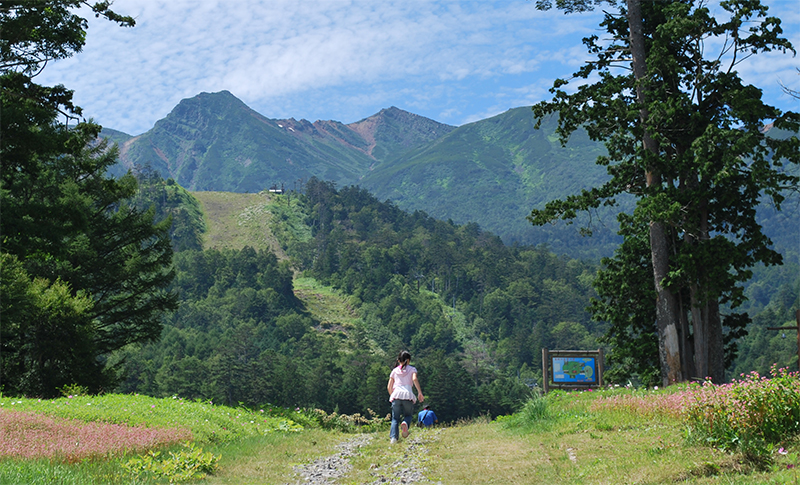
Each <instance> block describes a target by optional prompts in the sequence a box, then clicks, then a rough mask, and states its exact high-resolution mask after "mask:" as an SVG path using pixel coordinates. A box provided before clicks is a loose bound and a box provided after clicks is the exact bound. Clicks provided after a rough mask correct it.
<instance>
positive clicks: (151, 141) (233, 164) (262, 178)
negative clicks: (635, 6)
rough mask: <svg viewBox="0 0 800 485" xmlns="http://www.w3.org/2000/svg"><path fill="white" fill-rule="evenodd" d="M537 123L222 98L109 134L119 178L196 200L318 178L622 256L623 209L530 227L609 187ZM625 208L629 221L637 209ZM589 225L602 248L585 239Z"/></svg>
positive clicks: (578, 150)
mask: <svg viewBox="0 0 800 485" xmlns="http://www.w3.org/2000/svg"><path fill="white" fill-rule="evenodd" d="M536 121H537V120H536V118H535V117H534V115H533V112H532V110H531V109H530V107H520V108H514V109H510V110H508V111H506V112H505V113H502V114H500V115H497V116H494V117H491V118H488V119H485V120H481V121H477V122H474V123H470V124H466V125H462V126H459V127H455V126H450V125H446V124H443V123H439V122H436V121H434V120H431V119H428V118H425V117H422V116H419V115H415V114H413V113H409V112H407V111H404V110H402V109H399V108H396V107H391V108H388V109H383V110H381V111H380V112H379V113H377V114H374V115H372V116H370V117H368V118H364V119H362V120H360V121H357V122H355V123H349V124H344V123H341V122H338V121H315V122H313V123H312V122H309V121H307V120H299V121H298V120H295V119H293V118H290V119H270V118H267V117H265V116H263V115H261V114H259V113H257V112H256V111H254V110H252V109H251V108H249V107H248V106H247V105H246V104H245V103H243V102H242V101H241V100H239V99H238V98H236V97H235V96H234V95H233V94H231V93H229V92H227V91H222V92H218V93H201V94H199V95H197V96H195V97H192V98H189V99H184V100H182V101H181V102H180V103H179V104H178V105H177V106H176V107H175V108H174V109H173V110H172V111H171V112H170V113H169V114H168V115H167V116H166V117H165V118H164V119H162V120H159V121H158V122H156V124H155V126H154V127H153V128H152V129H151V130H149V131H147V132H146V133H143V134H141V135H138V136H131V135H128V134H125V133H122V132H119V131H115V130H113V129H104V130H103V136H105V137H108V138H109V139H110V140H111V141H113V142H116V143H118V144H119V147H120V162H119V165H118V166H117V167H115V169H114V170H113V171H112V173H115V174H119V173H123V172H124V171H127V170H128V169H132V168H135V167H147V166H149V167H150V168H152V169H154V170H156V171H158V172H159V173H160V174H161V175H162V176H163V177H164V178H172V179H174V180H175V181H176V182H177V183H178V184H180V185H181V186H183V187H185V188H187V189H189V190H194V191H224V192H258V191H261V190H265V189H267V188H271V187H279V188H281V187H282V188H284V189H286V190H300V189H301V188H302V186H303V183H304V182H305V181H307V180H309V179H310V178H311V177H317V178H319V179H322V180H326V181H331V182H333V183H334V184H336V186H346V185H359V186H361V187H362V188H365V189H368V190H369V191H370V192H372V193H373V194H374V195H375V196H376V197H377V198H378V199H380V200H387V199H388V200H391V201H392V202H393V203H394V204H396V205H397V206H398V207H399V208H401V209H404V210H407V211H415V210H422V211H425V212H426V213H428V214H429V215H431V216H433V217H435V218H437V219H441V220H452V221H453V222H455V223H459V224H464V223H470V222H473V223H477V224H478V225H480V226H481V228H483V229H486V230H489V231H491V232H493V233H495V234H497V235H499V236H500V237H501V238H502V239H503V240H504V241H505V242H506V243H507V244H513V243H519V244H531V245H537V244H547V245H549V246H550V247H552V248H554V250H556V251H557V252H561V253H566V254H569V255H571V256H573V257H589V258H597V257H599V256H607V255H610V254H611V253H612V252H613V249H614V248H615V247H616V246H617V244H618V242H619V239H618V237H617V236H616V219H615V213H616V211H615V210H613V209H609V208H606V209H604V210H601V211H599V212H597V213H594V214H585V215H582V216H581V219H579V220H578V221H577V222H576V223H575V224H573V225H568V224H565V223H557V224H554V225H552V226H545V227H534V226H532V225H531V224H530V223H529V222H528V221H527V220H526V216H527V215H528V214H529V213H530V210H531V209H532V208H540V207H543V206H544V204H545V203H546V202H547V201H550V200H553V199H557V198H562V197H565V196H567V195H570V194H575V193H578V192H579V191H580V189H582V188H586V187H590V186H594V185H598V184H601V183H603V182H604V181H605V180H606V179H607V177H608V175H607V173H606V170H605V168H604V167H601V166H598V165H596V164H595V160H596V158H597V157H598V155H601V154H603V153H605V148H604V147H603V145H602V144H601V143H597V142H593V141H591V140H590V139H589V138H588V136H587V135H586V133H585V132H582V131H578V132H576V133H575V134H573V136H572V137H571V138H570V140H569V142H568V143H567V144H566V146H562V145H561V144H560V142H559V141H558V139H557V136H556V135H555V128H556V120H555V119H554V118H549V119H544V120H543V122H542V125H541V128H539V129H537V128H535V126H534V125H535V123H536ZM618 202H619V203H620V204H621V206H622V207H623V208H625V209H629V208H630V207H631V204H632V201H631V200H625V199H621V200H618ZM796 210H797V209H796V208H795V215H797V213H796ZM765 211H766V212H769V209H768V208H765ZM766 220H768V221H771V222H770V223H771V224H772V228H771V229H770V228H768V229H769V232H771V233H772V235H773V239H775V237H776V236H777V238H778V239H777V240H776V245H777V246H787V245H788V246H790V247H792V245H793V244H796V243H793V242H792V241H793V240H794V239H795V236H796V235H794V234H793V233H792V231H791V230H790V231H789V234H788V235H787V237H788V240H784V239H785V238H784V234H783V233H784V232H786V231H785V230H784V228H783V227H782V226H783V225H784V224H787V219H786V217H785V216H783V215H781V214H777V215H776V214H772V213H770V214H768V215H767V216H766ZM587 224H588V225H590V226H591V228H592V232H593V237H591V238H584V237H581V236H580V235H579V232H578V228H579V227H581V226H583V225H587ZM794 232H797V231H794Z"/></svg>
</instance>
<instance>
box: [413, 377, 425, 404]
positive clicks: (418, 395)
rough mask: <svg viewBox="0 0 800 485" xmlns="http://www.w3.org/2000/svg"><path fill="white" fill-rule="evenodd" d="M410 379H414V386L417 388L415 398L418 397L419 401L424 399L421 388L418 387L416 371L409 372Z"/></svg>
mask: <svg viewBox="0 0 800 485" xmlns="http://www.w3.org/2000/svg"><path fill="white" fill-rule="evenodd" d="M411 380H413V381H414V386H415V387H416V388H417V399H419V402H422V401H424V400H425V396H423V395H422V389H420V387H419V379H417V373H416V372H414V373H413V374H411Z"/></svg>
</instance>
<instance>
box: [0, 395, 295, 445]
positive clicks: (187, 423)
mask: <svg viewBox="0 0 800 485" xmlns="http://www.w3.org/2000/svg"><path fill="white" fill-rule="evenodd" d="M4 409H8V410H14V411H28V412H34V413H39V414H47V415H50V416H57V417H61V418H69V419H79V420H82V421H101V422H106V423H115V424H127V425H130V426H149V427H164V428H186V429H189V430H190V431H191V432H192V436H193V439H194V441H195V442H198V443H216V442H227V441H231V440H235V439H239V438H243V437H250V436H259V435H264V434H267V433H270V432H273V431H293V430H299V429H302V426H300V425H299V424H297V423H295V422H294V421H292V420H291V419H287V418H285V417H282V416H272V415H270V412H269V409H267V410H264V412H261V410H258V411H250V410H247V409H240V408H230V407H226V406H217V405H214V404H211V403H208V402H197V401H187V400H184V399H178V398H172V399H158V398H153V397H148V396H139V395H135V396H131V395H124V394H105V395H103V396H74V397H69V398H68V397H62V398H58V399H44V400H40V399H20V398H1V399H0V410H4Z"/></svg>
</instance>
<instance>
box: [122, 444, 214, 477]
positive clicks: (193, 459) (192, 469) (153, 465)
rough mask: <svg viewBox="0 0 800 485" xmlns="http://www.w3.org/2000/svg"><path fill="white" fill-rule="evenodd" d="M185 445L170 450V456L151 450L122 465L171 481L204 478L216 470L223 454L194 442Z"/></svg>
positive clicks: (135, 473)
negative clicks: (203, 447) (177, 450)
mask: <svg viewBox="0 0 800 485" xmlns="http://www.w3.org/2000/svg"><path fill="white" fill-rule="evenodd" d="M184 447H185V448H186V449H185V450H183V451H180V452H178V453H174V452H171V451H170V452H169V456H163V457H162V454H161V452H159V451H150V452H148V453H147V454H146V455H142V456H137V457H135V458H132V459H130V460H129V461H128V462H127V463H124V464H123V465H122V466H123V467H124V468H125V469H126V470H128V471H129V472H131V474H133V475H141V474H151V475H153V476H155V477H157V478H162V477H163V478H167V479H169V482H170V483H175V482H184V481H188V480H195V479H200V478H204V477H205V476H206V475H208V474H211V473H214V472H215V471H216V469H217V466H218V464H219V460H220V458H221V456H219V455H214V454H213V453H210V452H204V451H203V449H202V448H198V447H196V446H195V445H194V444H192V443H189V444H185V445H184Z"/></svg>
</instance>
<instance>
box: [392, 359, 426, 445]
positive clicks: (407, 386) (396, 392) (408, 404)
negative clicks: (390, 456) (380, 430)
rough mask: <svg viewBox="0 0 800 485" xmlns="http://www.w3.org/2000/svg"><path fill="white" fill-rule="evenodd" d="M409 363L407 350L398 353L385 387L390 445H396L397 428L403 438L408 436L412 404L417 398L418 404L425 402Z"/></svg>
mask: <svg viewBox="0 0 800 485" xmlns="http://www.w3.org/2000/svg"><path fill="white" fill-rule="evenodd" d="M410 361H411V354H410V353H409V352H408V351H407V350H403V351H402V352H400V355H399V356H397V367H395V368H394V369H392V373H391V374H389V384H387V386H386V389H387V390H388V391H389V402H391V403H392V427H391V429H390V431H389V438H390V440H391V442H392V443H397V439H398V438H399V436H398V428H399V431H400V433H402V435H403V438H406V437H407V436H408V427H409V426H411V415H412V414H413V413H414V403H415V402H417V398H419V402H423V401H424V400H425V396H423V395H422V389H420V387H419V380H418V379H417V369H416V368H415V367H414V366H413V365H408V363H409V362H410ZM412 385H413V386H414V387H416V388H417V396H414V392H413V389H412V388H411V386H412ZM398 425H399V426H398Z"/></svg>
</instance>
